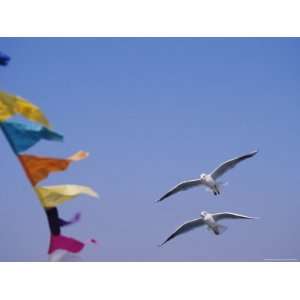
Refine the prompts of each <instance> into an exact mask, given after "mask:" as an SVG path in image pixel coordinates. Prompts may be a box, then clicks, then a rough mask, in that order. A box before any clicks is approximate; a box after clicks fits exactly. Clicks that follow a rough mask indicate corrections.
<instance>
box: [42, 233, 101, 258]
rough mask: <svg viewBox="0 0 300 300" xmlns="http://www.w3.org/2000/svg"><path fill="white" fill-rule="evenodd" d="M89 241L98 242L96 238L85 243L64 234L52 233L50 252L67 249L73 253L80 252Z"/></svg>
mask: <svg viewBox="0 0 300 300" xmlns="http://www.w3.org/2000/svg"><path fill="white" fill-rule="evenodd" d="M89 243H93V244H96V243H97V242H96V241H95V240H94V239H91V240H89V241H87V242H86V243H83V242H80V241H78V240H75V239H73V238H70V237H66V236H63V235H51V238H50V246H49V251H48V253H49V254H53V253H54V252H55V251H57V250H66V251H68V252H71V253H78V252H80V251H81V250H82V249H83V248H84V246H86V245H87V244H89Z"/></svg>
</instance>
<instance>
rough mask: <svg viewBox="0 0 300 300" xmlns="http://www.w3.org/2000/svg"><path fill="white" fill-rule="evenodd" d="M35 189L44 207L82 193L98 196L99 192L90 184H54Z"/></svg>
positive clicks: (57, 203)
mask: <svg viewBox="0 0 300 300" xmlns="http://www.w3.org/2000/svg"><path fill="white" fill-rule="evenodd" d="M35 190H36V191H37V194H38V196H39V198H40V201H41V203H42V205H43V207H46V208H50V207H56V206H57V205H60V204H62V203H64V202H65V201H67V200H71V199H73V198H75V197H77V196H80V195H82V194H85V195H88V196H92V197H96V198H97V197H98V194H97V193H96V192H95V191H94V190H92V189H91V188H90V187H88V186H81V185H72V184H68V185H53V186H42V187H36V188H35Z"/></svg>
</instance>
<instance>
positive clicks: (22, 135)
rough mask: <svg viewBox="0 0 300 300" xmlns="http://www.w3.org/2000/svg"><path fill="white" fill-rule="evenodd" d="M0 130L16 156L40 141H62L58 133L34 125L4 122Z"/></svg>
mask: <svg viewBox="0 0 300 300" xmlns="http://www.w3.org/2000/svg"><path fill="white" fill-rule="evenodd" d="M1 128H2V130H3V132H4V134H5V136H6V138H7V139H8V141H9V143H10V145H11V146H12V148H13V150H14V151H15V153H16V154H19V153H20V152H24V151H26V150H28V149H29V148H30V147H32V146H34V145H35V144H36V143H38V142H39V141H40V140H42V139H44V140H49V141H63V136H62V135H60V134H59V133H56V132H54V131H52V130H50V129H48V128H46V127H43V126H40V125H36V124H30V125H29V124H28V125H27V124H23V123H18V122H13V121H6V122H2V123H1Z"/></svg>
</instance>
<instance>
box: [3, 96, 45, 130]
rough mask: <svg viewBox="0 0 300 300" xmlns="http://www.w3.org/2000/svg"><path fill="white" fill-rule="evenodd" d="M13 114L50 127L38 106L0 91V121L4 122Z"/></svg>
mask: <svg viewBox="0 0 300 300" xmlns="http://www.w3.org/2000/svg"><path fill="white" fill-rule="evenodd" d="M15 114H19V115H22V116H23V117H24V118H26V119H28V120H30V121H33V122H37V123H40V124H41V125H44V126H46V127H50V124H49V122H48V120H47V118H46V117H45V115H44V114H43V112H42V111H41V110H40V108H39V107H38V106H36V105H34V104H32V103H31V102H29V101H28V100H26V99H24V98H22V97H19V96H15V95H10V94H8V93H6V92H3V91H0V121H5V120H7V119H9V118H10V117H12V116H13V115H15Z"/></svg>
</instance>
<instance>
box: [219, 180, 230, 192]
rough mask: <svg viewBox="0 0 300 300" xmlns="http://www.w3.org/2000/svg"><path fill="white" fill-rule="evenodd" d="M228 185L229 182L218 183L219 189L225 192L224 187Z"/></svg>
mask: <svg viewBox="0 0 300 300" xmlns="http://www.w3.org/2000/svg"><path fill="white" fill-rule="evenodd" d="M227 185H229V183H228V182H223V181H219V182H218V189H219V190H220V191H223V190H224V187H225V186H227Z"/></svg>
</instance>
